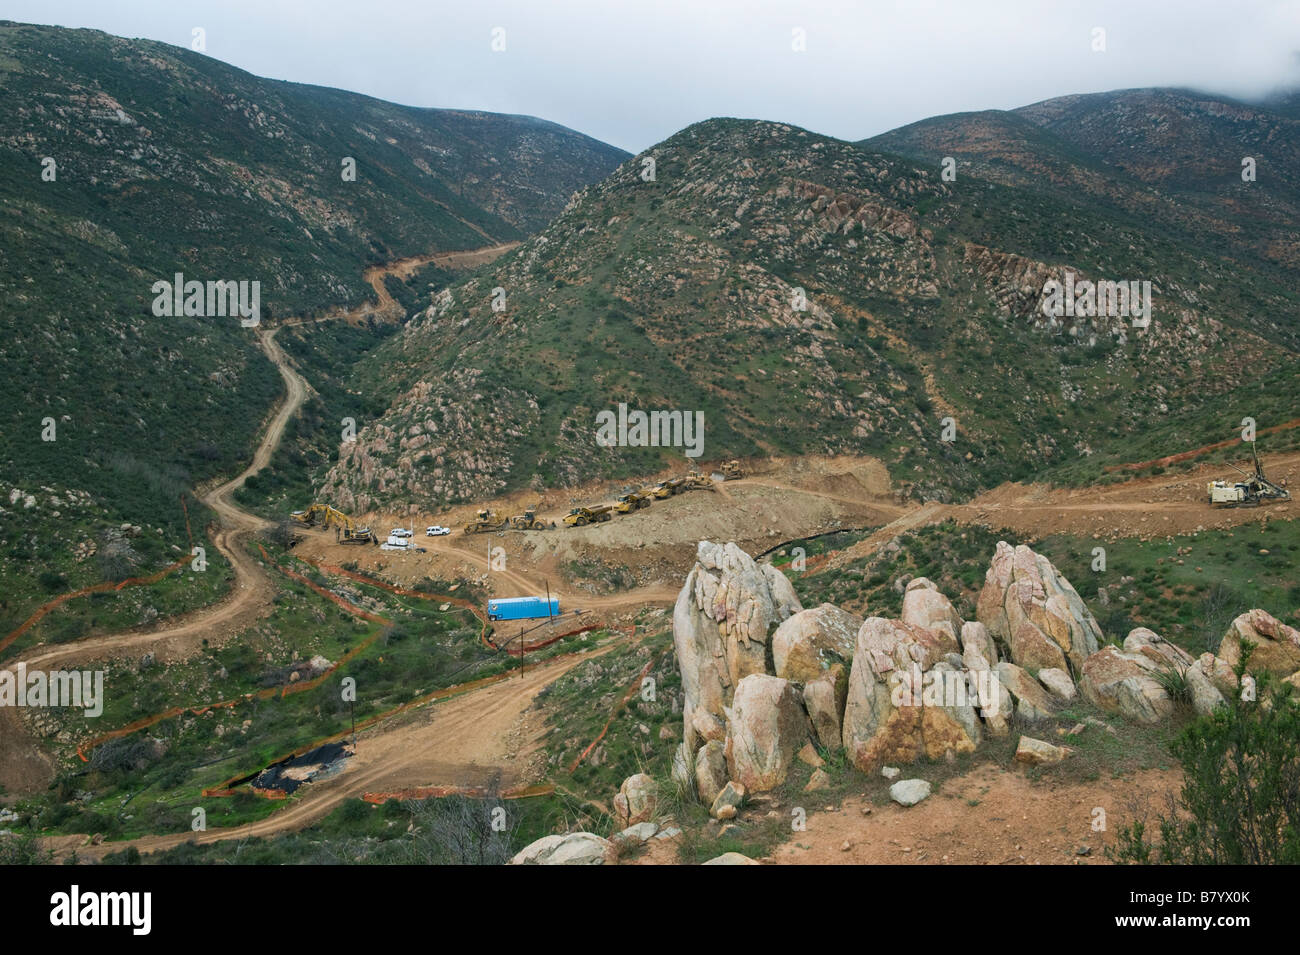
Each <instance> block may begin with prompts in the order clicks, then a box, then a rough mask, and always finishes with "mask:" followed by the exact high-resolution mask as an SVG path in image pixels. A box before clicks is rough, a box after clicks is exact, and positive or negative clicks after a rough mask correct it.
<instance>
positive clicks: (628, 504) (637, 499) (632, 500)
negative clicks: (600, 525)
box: [614, 491, 654, 514]
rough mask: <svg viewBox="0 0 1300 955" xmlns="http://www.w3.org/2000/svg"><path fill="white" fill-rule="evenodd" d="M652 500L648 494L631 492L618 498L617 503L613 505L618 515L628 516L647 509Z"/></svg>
mask: <svg viewBox="0 0 1300 955" xmlns="http://www.w3.org/2000/svg"><path fill="white" fill-rule="evenodd" d="M653 500H654V498H653V497H651V496H650V495H649V494H646V493H643V492H641V491H631V492H629V493H627V494H623V495H620V496H619V499H618V503H617V504H615V505H614V510H616V511H618V512H619V513H620V514H630V513H631V512H632V511H639V510H640V509H641V508H643V507H649V506H650V502H651V501H653Z"/></svg>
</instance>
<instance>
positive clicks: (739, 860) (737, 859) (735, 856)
mask: <svg viewBox="0 0 1300 955" xmlns="http://www.w3.org/2000/svg"><path fill="white" fill-rule="evenodd" d="M700 864H701V865H758V863H757V862H755V861H754V860H753V859H751V858H750V857H749V856H743V855H741V854H740V853H739V852H724V853H723V854H722V855H720V856H715V857H714V858H712V859H710V860H709V861H708V862H702V863H700Z"/></svg>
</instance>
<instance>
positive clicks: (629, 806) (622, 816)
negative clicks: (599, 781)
mask: <svg viewBox="0 0 1300 955" xmlns="http://www.w3.org/2000/svg"><path fill="white" fill-rule="evenodd" d="M657 796H658V793H657V789H656V786H655V781H654V778H653V777H651V776H648V775H646V774H645V773H637V774H636V775H635V776H629V777H628V778H627V779H625V780H623V785H622V786H620V787H619V790H618V795H616V796H615V797H614V813H615V815H617V816H618V819H619V822H620V823H622V824H623V825H624V826H634V825H636V824H637V823H639V822H649V821H650V820H651V819H653V818H654V814H655V808H656V806H657V804H658V799H657Z"/></svg>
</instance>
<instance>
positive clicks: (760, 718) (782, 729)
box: [726, 673, 812, 792]
mask: <svg viewBox="0 0 1300 955" xmlns="http://www.w3.org/2000/svg"><path fill="white" fill-rule="evenodd" d="M726 718H727V743H726V757H727V771H728V774H729V776H730V778H731V779H733V780H735V781H737V782H739V783H741V784H743V785H744V787H745V788H746V789H747V790H749V791H752V792H762V791H765V790H768V789H775V788H776V787H777V786H779V785H781V784H782V783H783V782H785V777H786V774H787V773H788V772H789V770H790V764H791V763H792V762H793V761H794V756H795V753H797V752H799V750H800V748H802V747H803V746H804V744H805V743H807V742H808V737H809V735H810V733H811V730H812V727H811V726H810V725H809V722H808V716H807V714H806V713H805V712H804V709H803V706H802V705H801V703H800V700H799V694H798V691H797V690H796V689H795V686H794V684H793V683H791V682H790V681H789V680H783V679H781V678H780V677H776V676H767V675H766V674H762V673H751V674H750V675H749V676H747V677H745V678H744V679H743V680H741V681H740V684H739V685H738V686H737V687H736V693H735V697H734V699H733V700H732V704H731V706H730V707H728V708H727V710H726Z"/></svg>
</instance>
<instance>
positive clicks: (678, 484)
mask: <svg viewBox="0 0 1300 955" xmlns="http://www.w3.org/2000/svg"><path fill="white" fill-rule="evenodd" d="M685 483H686V482H685V481H684V480H683V479H682V478H672V479H671V480H668V481H660V482H659V483H658V484H656V485H655V486H654V487H652V488H651V489H650V493H651V494H653V495H654V496H655V497H657V498H659V499H660V500H663V499H664V498H666V497H672V496H673V495H674V494H680V493H682V491H683V490H684V488H683V485H684V484H685Z"/></svg>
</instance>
